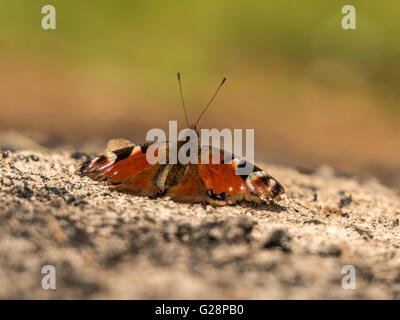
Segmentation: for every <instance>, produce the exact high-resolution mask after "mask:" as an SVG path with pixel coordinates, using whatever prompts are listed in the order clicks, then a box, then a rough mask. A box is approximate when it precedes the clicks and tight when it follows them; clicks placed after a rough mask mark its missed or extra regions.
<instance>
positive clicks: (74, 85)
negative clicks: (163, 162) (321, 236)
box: [0, 0, 400, 186]
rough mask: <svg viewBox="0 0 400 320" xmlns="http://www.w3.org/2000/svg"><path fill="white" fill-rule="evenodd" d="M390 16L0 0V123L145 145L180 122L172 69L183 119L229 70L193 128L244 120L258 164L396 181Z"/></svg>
mask: <svg viewBox="0 0 400 320" xmlns="http://www.w3.org/2000/svg"><path fill="white" fill-rule="evenodd" d="M46 4H51V5H54V6H55V8H56V19H57V29H56V30H43V29H42V27H41V19H42V17H43V14H42V13H41V8H42V7H43V6H44V5H46ZM346 4H351V5H353V6H354V7H355V8H356V17H357V20H356V22H357V29H356V30H343V29H342V27H341V19H342V17H343V14H342V13H341V8H342V7H343V6H344V5H346ZM399 17H400V3H399V2H398V1H382V2H378V1H365V0H364V1H351V2H348V1H329V2H328V1H325V2H322V1H316V0H314V1H301V2H298V1H282V0H281V1H275V0H274V1H267V0H266V1H248V0H247V1H244V0H236V1H227V0H218V1H215V0H214V1H210V0H203V1H195V0H188V1H177V0H175V1H169V0H164V1H122V0H119V1H118V0H114V1H105V0H97V1H88V0H82V1H79V2H77V1H76V2H72V1H65V0H64V1H62V0H46V1H39V0H24V1H23V0H2V1H0V70H1V71H0V130H1V132H3V133H9V132H10V131H12V132H18V133H20V134H23V135H24V136H27V137H29V138H32V139H33V140H35V141H37V142H39V143H40V144H42V145H45V146H47V147H57V146H65V145H72V146H74V147H78V148H81V149H83V150H89V149H91V148H92V149H93V148H94V149H96V148H97V147H98V146H99V147H98V148H100V146H101V145H102V144H104V142H105V140H106V139H108V138H114V137H124V138H129V139H132V140H133V141H135V142H143V141H144V138H145V134H146V132H147V130H149V129H150V128H154V127H160V128H163V129H166V128H167V127H168V120H175V119H177V120H181V121H182V120H183V113H182V110H181V107H180V103H179V91H178V86H177V81H176V72H177V71H180V72H181V73H182V78H183V87H184V94H185V97H186V103H187V106H188V109H189V110H188V111H189V115H190V119H192V120H194V119H195V118H196V117H197V115H198V114H199V113H200V112H201V109H202V107H203V106H204V105H205V103H206V102H207V100H208V99H209V98H210V96H211V94H212V92H213V90H215V88H216V86H217V84H218V82H219V81H220V80H221V78H222V77H223V76H226V77H227V78H228V82H227V84H226V86H225V88H224V89H223V90H222V92H221V94H220V95H219V96H218V97H217V99H216V101H215V104H214V105H213V107H212V108H211V109H210V110H209V111H208V113H207V114H206V116H205V117H204V120H202V122H201V126H203V127H208V128H212V127H216V128H220V129H222V128H226V127H227V128H243V129H245V128H255V130H256V159H257V160H258V161H269V162H274V163H282V164H290V165H295V166H299V167H305V168H310V169H313V168H316V167H318V166H320V165H322V164H328V165H331V166H333V167H335V168H336V169H337V170H339V171H341V172H345V173H361V174H372V175H375V176H377V177H378V178H380V179H381V180H382V181H384V182H385V183H387V184H389V185H392V186H398V185H399V184H400V161H399V160H400V143H399V141H400V126H399V123H400V107H399V102H400V92H399V87H400V73H399V71H400V19H399ZM3 140H4V139H3ZM93 145H95V147H93ZM97 151H100V150H97Z"/></svg>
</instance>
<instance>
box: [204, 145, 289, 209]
mask: <svg viewBox="0 0 400 320" xmlns="http://www.w3.org/2000/svg"><path fill="white" fill-rule="evenodd" d="M213 150H214V152H217V153H219V154H220V163H219V164H213V163H212V151H213ZM205 152H208V156H209V164H199V174H200V177H201V178H202V180H203V182H204V185H205V187H206V189H207V195H208V197H209V202H210V203H215V204H221V205H223V204H226V203H227V204H234V203H236V202H239V201H242V200H245V201H253V202H260V201H269V200H278V199H279V196H280V195H281V194H283V193H284V189H283V187H282V185H281V184H280V183H279V182H278V181H276V180H275V179H274V178H273V177H272V176H270V175H269V174H267V173H266V172H265V171H263V170H261V169H260V168H258V167H256V166H252V168H253V169H252V171H251V173H250V174H248V175H243V174H242V175H240V174H239V172H238V168H239V167H242V166H245V165H247V162H246V161H245V160H244V159H240V158H238V157H235V156H232V155H230V154H229V153H225V154H224V152H223V151H221V150H218V149H212V148H210V149H209V150H206V151H205ZM225 157H229V159H232V160H230V161H228V162H227V163H224V159H225Z"/></svg>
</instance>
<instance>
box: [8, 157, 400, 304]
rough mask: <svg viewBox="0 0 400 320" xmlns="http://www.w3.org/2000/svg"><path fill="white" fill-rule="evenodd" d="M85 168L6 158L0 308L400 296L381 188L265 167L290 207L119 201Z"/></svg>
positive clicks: (394, 235)
mask: <svg viewBox="0 0 400 320" xmlns="http://www.w3.org/2000/svg"><path fill="white" fill-rule="evenodd" d="M85 159H86V155H84V154H81V153H76V152H75V153H74V152H67V151H65V152H61V153H38V152H30V151H20V152H16V153H12V152H3V153H0V161H1V163H0V298H68V299H69V298H88V299H93V298H94V299H95V298H123V299H125V298H133V299H138V298H139V299H147V298H156V299H157V298H168V299H171V298H177V299H189V298H194V299H196V298H211V299H213V298H234V299H236V298H238V299H239V298H244V299H265V298H284V299H285V298H294V299H298V298H302V299H304V298H306V299H307V298H323V299H326V298H356V299H358V298H378V299H380V298H394V299H396V298H400V242H399V240H400V234H399V230H400V226H399V219H400V199H399V195H398V194H397V193H396V192H395V191H394V190H391V189H389V188H387V187H384V186H382V185H380V184H379V183H378V182H377V180H375V179H373V178H371V179H365V178H363V179H360V178H357V177H341V176H337V175H336V174H335V172H334V171H333V170H332V169H330V168H327V167H322V168H319V169H318V170H316V171H315V172H313V173H308V174H306V173H300V172H298V171H297V170H295V169H292V168H288V167H278V166H270V165H262V164H261V167H262V168H264V169H267V171H268V172H269V173H271V174H272V175H273V176H275V177H276V178H277V179H278V180H279V181H280V182H281V183H282V184H283V185H284V187H285V189H286V191H287V198H286V199H284V200H282V201H281V202H279V204H276V205H274V206H272V207H265V206H264V207H251V206H249V207H243V206H235V207H220V208H213V207H211V206H206V207H204V206H201V205H198V204H196V205H186V204H178V203H174V202H172V201H170V200H168V199H159V200H150V199H147V198H144V197H135V196H132V195H126V194H118V193H115V192H111V191H109V190H108V189H107V187H106V186H104V185H101V184H99V183H97V182H94V181H91V180H90V179H88V178H81V177H79V176H78V175H76V174H75V169H76V168H77V166H78V165H79V163H80V162H81V161H83V160H85ZM47 264H50V265H53V266H54V267H55V268H56V290H43V289H42V287H41V280H42V277H43V275H42V274H41V269H42V267H43V266H44V265H47ZM348 264H351V265H353V266H354V267H355V268H356V289H354V290H351V289H350V290H344V289H343V288H342V286H341V281H342V277H343V276H344V275H343V274H342V273H341V270H342V268H343V267H344V266H345V265H348Z"/></svg>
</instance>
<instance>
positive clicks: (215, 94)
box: [193, 77, 226, 127]
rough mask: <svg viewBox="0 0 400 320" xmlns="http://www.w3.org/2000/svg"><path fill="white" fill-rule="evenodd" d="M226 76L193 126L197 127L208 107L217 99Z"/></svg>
mask: <svg viewBox="0 0 400 320" xmlns="http://www.w3.org/2000/svg"><path fill="white" fill-rule="evenodd" d="M225 81H226V78H225V77H224V78H223V79H222V81H221V83H220V85H219V86H218V88H217V90H216V91H215V93H214V95H213V96H212V98H211V100H210V101H209V102H208V103H207V105H206V107H205V108H204V110H203V112H202V113H201V114H200V116H199V118H198V119H197V121H196V123H195V124H194V126H193V127H196V126H197V124H198V123H199V121H200V119H201V117H202V116H203V114H204V113H205V112H206V111H207V109H208V107H209V106H210V104H211V102H213V100H214V99H215V97H216V96H217V94H218V91H219V89H221V87H222V85H223V84H224V83H225Z"/></svg>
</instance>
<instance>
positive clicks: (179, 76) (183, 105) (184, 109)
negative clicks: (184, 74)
mask: <svg viewBox="0 0 400 320" xmlns="http://www.w3.org/2000/svg"><path fill="white" fill-rule="evenodd" d="M176 75H177V76H178V82H179V91H180V92H181V101H182V107H183V112H184V113H185V118H186V124H187V126H188V128H189V119H188V116H187V113H186V107H185V101H184V100H183V92H182V83H181V74H180V73H179V72H178V73H177V74H176Z"/></svg>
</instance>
